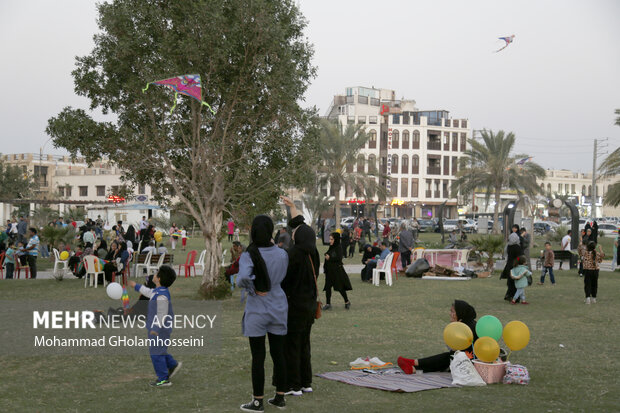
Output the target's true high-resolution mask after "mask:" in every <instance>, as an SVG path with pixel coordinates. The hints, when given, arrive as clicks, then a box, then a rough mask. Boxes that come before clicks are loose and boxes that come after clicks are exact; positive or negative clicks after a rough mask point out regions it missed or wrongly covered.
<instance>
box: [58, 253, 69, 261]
mask: <svg viewBox="0 0 620 413" xmlns="http://www.w3.org/2000/svg"><path fill="white" fill-rule="evenodd" d="M59 258H60V260H61V261H67V260H68V259H69V251H63V252H61V253H60V256H59Z"/></svg>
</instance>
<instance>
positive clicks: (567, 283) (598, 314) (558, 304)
mask: <svg viewBox="0 0 620 413" xmlns="http://www.w3.org/2000/svg"><path fill="white" fill-rule="evenodd" d="M357 261H359V258H358V259H357ZM176 262H177V263H178V262H179V261H176ZM556 277H557V283H558V285H557V286H556V287H551V286H549V285H547V286H544V287H539V286H532V287H531V288H529V289H527V290H526V294H527V298H528V301H530V302H531V305H529V306H522V305H517V306H511V305H509V304H507V303H506V302H504V301H503V300H502V297H503V295H504V291H505V282H503V281H500V280H498V278H497V276H494V278H490V279H476V280H472V281H468V282H442V281H426V280H421V279H408V278H399V279H398V280H397V281H395V284H394V287H392V288H390V287H387V286H385V285H384V284H382V285H381V286H380V287H374V286H372V285H368V284H362V283H361V281H360V279H359V275H356V274H353V275H351V281H352V283H353V288H354V290H353V291H352V292H350V295H349V296H350V298H351V301H352V304H353V305H352V308H351V310H349V311H346V310H345V309H344V306H343V304H342V302H341V298H340V296H339V295H337V294H336V295H335V296H334V301H333V304H334V309H333V310H331V311H327V312H324V315H323V318H321V319H320V320H318V321H317V323H316V324H315V326H314V329H313V334H312V346H313V368H314V372H315V373H318V372H325V371H337V370H345V369H348V362H349V361H352V360H354V359H356V358H357V357H360V356H363V357H365V356H371V357H372V356H378V357H379V358H381V359H382V360H385V361H391V362H395V361H396V358H397V357H398V356H399V355H405V356H409V357H418V356H428V355H432V354H434V353H436V352H440V351H444V350H445V345H444V344H443V339H442V331H443V328H444V326H445V325H446V324H447V323H448V320H449V308H450V303H451V302H452V300H453V299H455V298H459V299H464V300H466V301H468V302H469V303H471V304H472V305H474V306H475V307H476V309H477V312H478V318H480V317H481V316H483V315H485V314H492V315H495V316H496V317H498V318H499V319H500V320H501V321H502V322H503V323H504V324H506V323H507V322H509V321H511V320H521V321H523V322H525V323H526V324H527V325H528V326H529V328H530V331H531V341H530V344H529V346H528V347H526V348H525V349H524V350H522V351H519V352H515V353H513V354H512V355H511V357H510V359H511V361H513V362H515V363H520V364H524V365H525V366H527V367H528V369H529V371H530V375H531V377H532V381H531V384H530V385H529V386H517V385H492V386H487V387H483V388H459V389H441V390H433V391H426V392H420V393H412V394H406V393H402V394H400V393H399V394H397V393H389V392H384V391H379V390H371V389H365V388H359V387H354V386H350V385H346V384H342V383H337V382H332V381H327V380H323V379H319V378H315V381H314V383H313V388H314V389H315V393H314V394H311V395H304V396H303V397H301V398H292V397H289V398H287V403H288V406H289V407H288V408H289V410H291V411H299V412H321V413H331V412H387V411H392V412H405V411H407V412H410V411H432V412H453V411H467V412H497V411H517V410H518V411H535V412H539V411H545V412H546V411H559V412H565V411H618V406H620V384H619V382H618V379H617V374H616V372H617V371H618V369H620V362H619V361H618V359H617V358H616V356H615V354H614V352H613V351H614V350H613V349H614V348H616V349H617V348H618V342H619V341H620V332H619V330H618V328H617V326H618V322H617V318H618V308H619V307H618V303H619V302H620V274H618V273H615V274H614V273H608V272H604V273H601V278H600V287H599V291H600V294H599V303H598V304H595V305H590V306H586V305H584V304H583V283H582V280H581V279H580V278H579V277H577V275H576V274H575V272H569V271H558V272H557V275H556ZM199 281H200V280H199V279H197V278H191V279H185V278H180V279H178V280H177V282H176V283H175V284H174V285H173V286H172V288H171V294H172V297H173V302H174V300H175V299H177V300H178V299H179V298H181V297H184V298H196V290H197V288H198V284H199ZM319 285H321V286H322V285H323V280H322V277H321V279H319ZM104 294H105V292H104V290H103V289H97V290H94V289H84V288H83V281H80V280H72V279H67V280H64V281H62V282H57V281H55V280H38V281H31V280H16V281H12V282H7V281H0V299H1V300H23V299H49V298H50V297H63V298H66V299H67V300H71V299H80V300H81V299H89V298H96V297H97V298H101V297H102V296H103V295H104ZM131 294H132V295H131V297H132V300H133V299H134V297H135V294H133V293H131ZM222 304H223V315H222V318H223V319H222V320H221V324H220V326H221V328H222V337H223V339H222V350H221V352H220V354H218V355H194V356H183V357H182V358H180V357H179V358H180V359H181V360H182V361H183V362H184V367H183V371H181V372H180V373H179V374H178V375H177V376H175V378H174V385H173V386H172V387H170V388H164V389H153V388H151V387H149V386H148V384H147V383H148V381H149V380H150V379H152V378H153V371H152V367H151V363H150V359H149V357H148V355H147V354H146V353H145V354H144V355H143V356H138V357H131V356H116V357H113V358H110V357H103V356H66V357H65V356H62V357H61V356H51V357H42V356H38V357H37V356H36V355H34V356H32V357H10V356H2V357H0V366H1V368H2V372H3V378H2V381H0V394H1V395H2V400H3V401H2V411H7V412H114V411H135V412H155V411H172V412H218V413H219V412H235V411H239V409H238V406H239V405H240V404H241V403H244V402H247V401H248V400H250V395H251V382H250V350H249V345H248V341H247V339H246V338H244V337H242V336H241V333H240V321H241V317H242V314H243V308H242V307H241V305H240V303H239V291H235V293H234V295H233V297H232V298H231V299H228V300H225V301H223V302H222ZM3 333H4V334H5V333H6V331H3ZM500 344H502V343H500ZM560 344H563V345H564V347H563V348H562V347H560ZM0 345H1V344H0ZM334 362H335V363H336V364H334ZM266 373H267V374H266V375H267V380H266V383H267V384H269V383H270V379H269V378H270V377H271V363H270V361H269V358H268V361H267V363H266ZM272 391H273V388H272V387H271V386H269V385H268V386H267V387H266V395H271V394H272ZM266 410H267V411H275V409H274V408H270V407H266Z"/></svg>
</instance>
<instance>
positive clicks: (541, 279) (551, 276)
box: [540, 267, 555, 284]
mask: <svg viewBox="0 0 620 413" xmlns="http://www.w3.org/2000/svg"><path fill="white" fill-rule="evenodd" d="M547 271H549V278H550V279H551V284H555V277H554V276H553V267H543V270H542V274H540V283H541V284H544V283H545V275H546V274H547Z"/></svg>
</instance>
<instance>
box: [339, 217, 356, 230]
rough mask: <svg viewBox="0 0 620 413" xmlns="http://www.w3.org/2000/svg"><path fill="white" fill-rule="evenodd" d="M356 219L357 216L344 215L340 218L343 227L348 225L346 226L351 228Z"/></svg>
mask: <svg viewBox="0 0 620 413" xmlns="http://www.w3.org/2000/svg"><path fill="white" fill-rule="evenodd" d="M354 221H355V217H344V218H341V219H340V226H341V227H346V228H350V227H351V225H353V222H354Z"/></svg>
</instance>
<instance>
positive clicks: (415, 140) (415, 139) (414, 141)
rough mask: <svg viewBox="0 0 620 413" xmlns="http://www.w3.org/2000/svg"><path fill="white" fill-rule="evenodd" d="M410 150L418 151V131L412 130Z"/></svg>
mask: <svg viewBox="0 0 620 413" xmlns="http://www.w3.org/2000/svg"><path fill="white" fill-rule="evenodd" d="M411 149H420V131H418V130H414V131H413V137H412V140H411Z"/></svg>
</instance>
